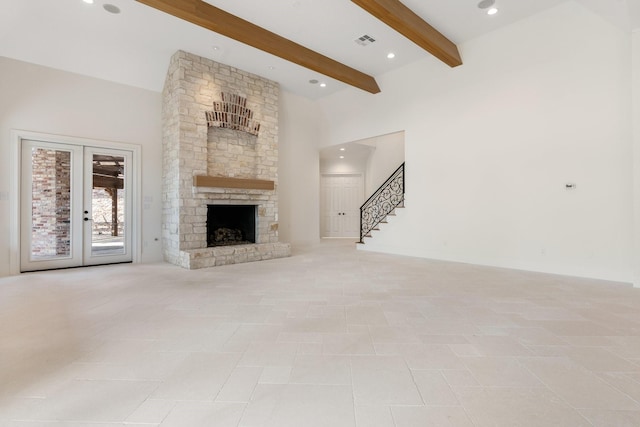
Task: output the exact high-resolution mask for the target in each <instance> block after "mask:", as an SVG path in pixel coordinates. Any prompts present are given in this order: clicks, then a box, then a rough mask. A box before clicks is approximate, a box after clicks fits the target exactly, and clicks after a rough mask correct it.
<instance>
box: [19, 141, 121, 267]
mask: <svg viewBox="0 0 640 427" xmlns="http://www.w3.org/2000/svg"><path fill="white" fill-rule="evenodd" d="M132 159H133V152H131V151H127V150H115V149H110V148H100V147H90V146H83V145H74V144H64V143H54V142H44V141H32V140H22V146H21V163H22V164H21V177H20V187H21V188H20V193H21V198H20V199H21V204H20V248H21V250H20V270H21V271H36V270H47V269H53V268H66V267H79V266H85V265H96V264H111V263H118V262H131V261H132V259H133V254H132V248H131V242H132V239H131V234H132V233H131V224H132V206H133V204H132V197H131V196H132V179H131V177H132V170H131V169H132V164H133V163H132Z"/></svg>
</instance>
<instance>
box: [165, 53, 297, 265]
mask: <svg viewBox="0 0 640 427" xmlns="http://www.w3.org/2000/svg"><path fill="white" fill-rule="evenodd" d="M278 95H279V87H278V84H277V83H275V82H273V81H270V80H267V79H264V78H262V77H259V76H256V75H253V74H250V73H247V72H245V71H242V70H238V69H236V68H233V67H229V66H227V65H224V64H220V63H217V62H214V61H211V60H209V59H206V58H201V57H199V56H196V55H193V54H190V53H187V52H183V51H178V52H176V53H175V54H174V55H173V57H172V58H171V61H170V64H169V70H168V73H167V78H166V81H165V87H164V91H163V112H162V114H163V229H162V238H163V254H164V258H165V260H167V261H168V262H171V263H173V264H176V265H179V266H182V267H184V268H190V269H193V268H202V267H213V266H218V265H225V264H235V263H240V262H249V261H260V260H265V259H272V258H280V257H285V256H289V255H290V252H291V249H290V246H289V245H288V244H285V243H279V242H278V194H277V189H278V168H277V164H278ZM212 207H213V209H212V210H213V211H215V209H218V208H220V207H222V208H221V210H225V209H224V207H227V209H226V210H227V211H228V212H227V213H228V215H227V219H225V220H223V221H224V224H226V225H224V224H223V225H222V226H219V227H218V231H217V233H218V241H217V242H215V240H216V237H215V236H216V231H211V230H210V231H208V230H207V226H208V222H209V221H210V219H211V218H212V215H214V214H212V213H210V212H209V211H210V209H211V208H212ZM241 212H245V213H241ZM247 212H248V213H247ZM241 215H244V217H245V218H247V217H251V216H252V215H253V218H254V220H255V222H254V229H253V230H252V231H247V230H244V229H243V228H241V227H240V226H238V225H234V223H233V220H234V219H238V218H235V217H238V216H241ZM242 227H244V226H242ZM222 229H224V230H222ZM247 234H248V238H247ZM225 235H226V237H225ZM212 236H213V237H212ZM225 239H226V241H224V242H222V240H225ZM212 240H213V241H214V242H213V243H212ZM219 243H222V244H219Z"/></svg>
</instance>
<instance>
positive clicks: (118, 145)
mask: <svg viewBox="0 0 640 427" xmlns="http://www.w3.org/2000/svg"><path fill="white" fill-rule="evenodd" d="M23 140H33V141H43V142H54V143H59V144H67V145H80V146H83V147H84V146H92V147H100V148H107V149H108V148H112V149H117V150H125V151H131V152H132V153H133V169H134V173H133V174H132V175H131V179H132V183H131V184H132V194H131V198H132V203H131V209H132V212H131V213H132V227H131V251H132V258H133V259H132V262H133V263H138V262H140V258H141V255H142V245H141V242H142V226H141V222H142V221H141V219H142V216H141V215H142V210H141V208H142V203H141V200H142V197H141V194H142V180H141V178H142V167H141V166H142V158H141V155H140V153H141V147H140V146H139V145H136V144H129V143H123V142H114V141H103V140H98V139H91V138H79V137H73V136H63V135H54V134H48V133H41V132H32V131H27V130H16V129H14V130H12V131H11V149H12V161H11V186H10V194H11V196H10V206H11V207H10V218H9V224H10V230H9V233H10V234H9V272H10V274H20V250H21V248H20V245H21V242H20V203H21V195H20V179H21V176H22V175H21V174H22V169H21V162H20V159H21V152H22V141H23Z"/></svg>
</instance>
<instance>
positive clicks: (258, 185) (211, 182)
mask: <svg viewBox="0 0 640 427" xmlns="http://www.w3.org/2000/svg"><path fill="white" fill-rule="evenodd" d="M193 186H194V187H213V188H242V189H245V190H274V189H275V188H276V186H275V182H274V181H265V180H262V179H244V178H225V177H221V176H208V175H196V176H194V177H193Z"/></svg>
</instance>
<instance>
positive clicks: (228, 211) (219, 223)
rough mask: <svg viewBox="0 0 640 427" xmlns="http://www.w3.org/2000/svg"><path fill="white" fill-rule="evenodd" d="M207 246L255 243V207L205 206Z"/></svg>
mask: <svg viewBox="0 0 640 427" xmlns="http://www.w3.org/2000/svg"><path fill="white" fill-rule="evenodd" d="M207 208H208V209H207V246H228V245H243V244H249V243H256V206H255V205H207Z"/></svg>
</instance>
